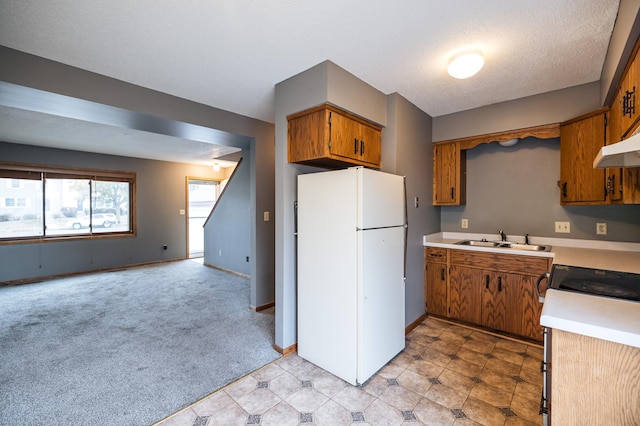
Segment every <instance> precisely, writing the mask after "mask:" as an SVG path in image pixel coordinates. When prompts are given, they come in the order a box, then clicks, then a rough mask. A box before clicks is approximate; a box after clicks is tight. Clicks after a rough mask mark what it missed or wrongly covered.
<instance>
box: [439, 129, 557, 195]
mask: <svg viewBox="0 0 640 426" xmlns="http://www.w3.org/2000/svg"><path fill="white" fill-rule="evenodd" d="M558 136H560V128H559V125H558V124H557V123H554V124H546V125H543V126H534V127H527V128H523V129H515V130H506V131H504V132H497V133H488V134H485V135H480V136H470V137H465V138H460V139H452V140H448V141H441V142H435V143H434V144H433V205H434V206H461V205H464V204H465V203H466V181H467V177H466V163H467V156H466V153H467V150H468V149H472V148H475V147H476V146H478V145H482V144H486V143H492V142H504V141H508V140H511V139H513V138H527V137H536V138H539V139H549V138H557V137H558Z"/></svg>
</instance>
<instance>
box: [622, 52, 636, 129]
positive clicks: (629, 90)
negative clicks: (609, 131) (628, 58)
mask: <svg viewBox="0 0 640 426" xmlns="http://www.w3.org/2000/svg"><path fill="white" fill-rule="evenodd" d="M637 58H638V57H637V56H636V58H634V59H633V60H632V62H631V63H630V64H629V68H628V69H627V72H626V74H625V75H624V77H623V79H622V82H621V83H620V94H619V101H620V104H621V105H620V107H621V110H622V116H621V117H620V131H621V134H622V136H624V135H625V134H626V133H627V132H628V131H629V129H630V128H631V127H632V126H633V125H634V123H635V122H636V120H637V119H638V114H639V113H640V111H638V106H639V105H638V104H639V102H638V101H639V99H638V89H640V87H638V77H639V74H640V73H639V72H638V69H637V68H638V62H639V60H638V59H637Z"/></svg>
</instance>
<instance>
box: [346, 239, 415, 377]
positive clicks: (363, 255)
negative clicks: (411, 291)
mask: <svg viewBox="0 0 640 426" xmlns="http://www.w3.org/2000/svg"><path fill="white" fill-rule="evenodd" d="M358 235H359V237H358V249H359V255H360V260H359V267H358V292H359V298H358V377H357V381H358V383H360V384H362V383H364V382H365V381H366V380H367V379H369V378H370V377H371V376H372V375H373V374H375V372H376V371H378V370H379V369H380V368H382V367H383V366H384V365H385V364H386V363H387V362H389V361H390V360H391V359H392V358H393V357H394V356H396V355H397V354H398V353H399V352H400V351H402V349H403V348H404V344H405V338H404V321H405V318H404V316H405V314H404V306H405V300H404V298H405V295H404V293H405V288H404V280H403V271H404V266H403V261H404V259H403V256H404V251H403V250H404V228H403V227H393V228H383V229H374V230H367V231H360V232H358Z"/></svg>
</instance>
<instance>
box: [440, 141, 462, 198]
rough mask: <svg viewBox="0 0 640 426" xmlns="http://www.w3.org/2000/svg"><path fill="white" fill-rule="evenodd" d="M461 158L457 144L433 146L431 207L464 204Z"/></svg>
mask: <svg viewBox="0 0 640 426" xmlns="http://www.w3.org/2000/svg"><path fill="white" fill-rule="evenodd" d="M463 168H464V165H463V156H462V152H461V151H460V145H459V144H457V143H444V144H436V145H434V146H433V205H436V206H442V205H445V206H446V205H461V204H464V203H465V200H464V197H465V194H464V182H463V176H462V175H463Z"/></svg>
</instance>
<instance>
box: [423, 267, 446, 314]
mask: <svg viewBox="0 0 640 426" xmlns="http://www.w3.org/2000/svg"><path fill="white" fill-rule="evenodd" d="M425 277H426V279H425V281H426V288H425V300H426V302H427V306H426V308H427V313H428V314H435V315H440V316H443V317H446V316H448V315H447V264H446V263H436V262H427V263H426V272H425Z"/></svg>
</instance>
